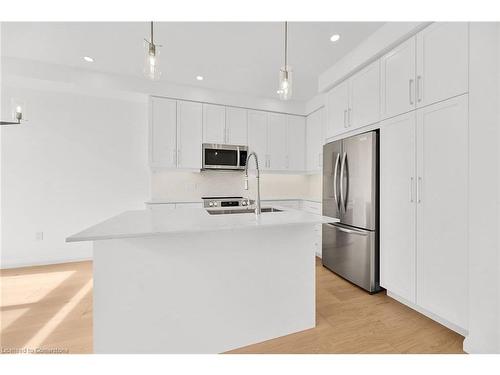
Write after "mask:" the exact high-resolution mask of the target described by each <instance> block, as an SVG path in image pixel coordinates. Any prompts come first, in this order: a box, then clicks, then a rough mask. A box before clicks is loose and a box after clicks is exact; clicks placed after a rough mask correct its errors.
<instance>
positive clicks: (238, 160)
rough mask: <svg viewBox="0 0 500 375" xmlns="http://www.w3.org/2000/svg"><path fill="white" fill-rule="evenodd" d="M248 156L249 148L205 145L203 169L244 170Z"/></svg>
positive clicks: (203, 149) (203, 146) (203, 148)
mask: <svg viewBox="0 0 500 375" xmlns="http://www.w3.org/2000/svg"><path fill="white" fill-rule="evenodd" d="M247 154H248V147H247V146H238V145H221V144H214V143H203V145H202V155H203V167H202V169H205V170H206V169H218V170H221V169H222V170H224V169H227V170H244V169H245V163H246V161H247Z"/></svg>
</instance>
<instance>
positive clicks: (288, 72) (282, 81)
mask: <svg viewBox="0 0 500 375" xmlns="http://www.w3.org/2000/svg"><path fill="white" fill-rule="evenodd" d="M292 91H293V71H292V67H291V66H289V65H286V66H283V67H282V68H281V69H280V76H279V86H278V95H279V97H280V99H281V100H288V99H290V98H291V97H292Z"/></svg>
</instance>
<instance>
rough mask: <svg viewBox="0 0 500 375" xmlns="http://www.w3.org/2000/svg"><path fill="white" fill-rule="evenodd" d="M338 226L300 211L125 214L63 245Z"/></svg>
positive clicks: (181, 210)
mask: <svg viewBox="0 0 500 375" xmlns="http://www.w3.org/2000/svg"><path fill="white" fill-rule="evenodd" d="M333 222H338V219H334V218H330V217H326V216H321V215H316V214H312V213H307V212H304V211H300V210H293V209H289V210H284V211H282V212H265V213H262V214H261V215H260V216H259V217H258V218H257V217H256V215H255V214H253V213H242V214H229V215H210V214H209V213H208V212H207V211H206V210H204V209H201V208H200V209H193V208H191V209H176V210H172V211H154V210H148V209H144V210H137V211H126V212H123V213H121V214H119V215H117V216H114V217H112V218H110V219H108V220H105V221H103V222H102V223H99V224H96V225H94V226H92V227H90V228H88V229H85V230H83V231H81V232H79V233H76V234H74V235H72V236H69V237H68V238H66V242H77V241H96V240H107V239H116V238H136V237H150V236H157V235H165V234H169V233H195V232H204V231H214V230H220V231H223V230H235V229H244V228H249V229H250V228H260V227H269V226H279V225H293V224H319V223H333Z"/></svg>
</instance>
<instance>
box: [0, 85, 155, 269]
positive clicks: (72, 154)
mask: <svg viewBox="0 0 500 375" xmlns="http://www.w3.org/2000/svg"><path fill="white" fill-rule="evenodd" d="M19 86H21V88H14V87H13V86H5V85H3V86H2V108H3V110H4V111H5V113H8V112H10V108H9V106H10V98H12V97H20V98H23V100H24V101H25V102H26V103H27V107H28V113H27V119H28V120H29V122H26V123H25V124H23V125H21V126H2V128H1V162H2V170H1V175H2V203H3V204H2V212H1V216H2V243H1V245H2V249H1V262H2V264H1V267H2V268H4V267H13V266H22V265H32V264H43V263H56V262H63V261H68V260H77V259H84V258H89V257H91V255H92V251H91V244H90V243H78V244H76V243H72V244H66V243H65V242H64V239H65V237H66V236H68V235H71V234H73V233H75V232H77V231H80V230H82V229H84V228H86V227H88V226H90V225H93V224H96V223H97V222H99V221H102V220H104V219H106V218H108V217H110V216H113V215H116V214H117V213H120V212H122V211H124V210H127V209H137V208H142V207H143V202H144V201H145V200H148V199H149V195H150V178H149V169H148V164H147V155H148V154H147V144H148V142H147V134H148V131H147V129H148V125H147V101H146V96H144V97H143V99H142V100H139V101H137V100H135V101H132V100H124V99H117V98H106V97H104V96H102V95H101V96H91V95H87V94H82V93H78V92H64V91H55V90H49V89H45V88H42V89H40V88H39V89H36V88H27V87H22V86H23V85H19ZM37 232H43V240H36V233H37Z"/></svg>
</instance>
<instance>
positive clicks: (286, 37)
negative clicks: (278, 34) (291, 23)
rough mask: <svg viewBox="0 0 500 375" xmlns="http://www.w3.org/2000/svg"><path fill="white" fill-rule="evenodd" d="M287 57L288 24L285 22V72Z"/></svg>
mask: <svg viewBox="0 0 500 375" xmlns="http://www.w3.org/2000/svg"><path fill="white" fill-rule="evenodd" d="M287 55H288V22H287V21H285V70H286V69H287Z"/></svg>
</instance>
